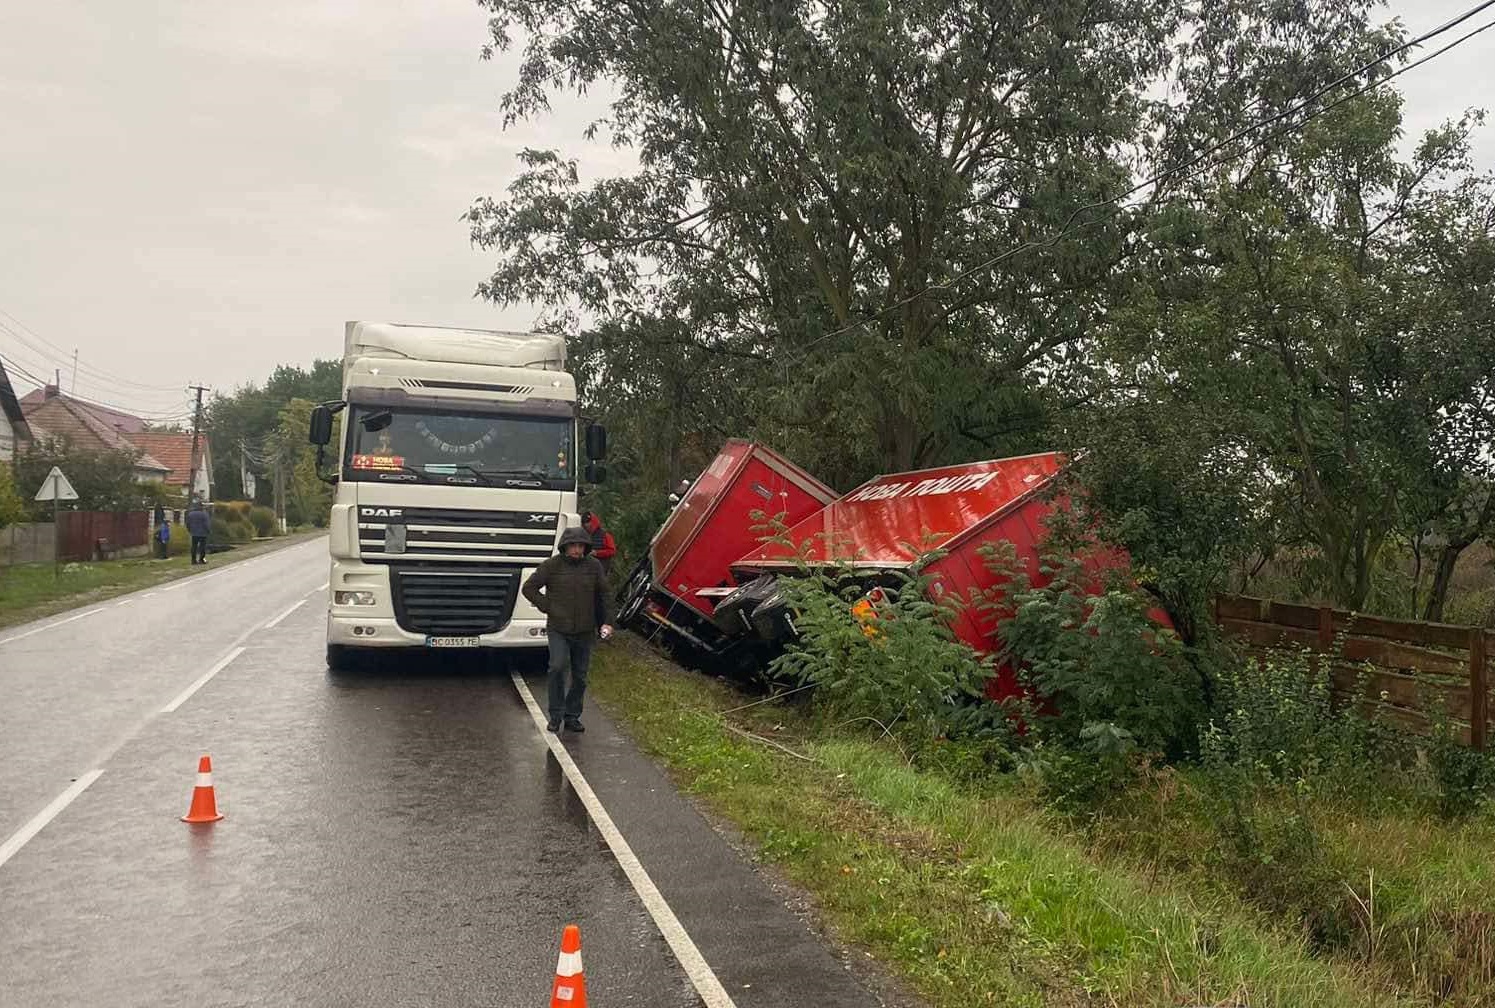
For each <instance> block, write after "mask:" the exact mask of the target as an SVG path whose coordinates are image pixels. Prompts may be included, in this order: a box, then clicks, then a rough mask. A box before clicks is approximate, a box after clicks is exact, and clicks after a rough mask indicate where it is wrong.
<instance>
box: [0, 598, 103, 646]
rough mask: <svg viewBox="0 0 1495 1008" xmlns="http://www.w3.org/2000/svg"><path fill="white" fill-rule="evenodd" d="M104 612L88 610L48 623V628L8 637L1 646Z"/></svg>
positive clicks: (101, 609)
mask: <svg viewBox="0 0 1495 1008" xmlns="http://www.w3.org/2000/svg"><path fill="white" fill-rule="evenodd" d="M103 611H104V609H103V607H102V606H101V607H100V608H98V609H90V610H88V612H81V613H79V614H78V615H76V616H69V617H68V618H67V619H62V620H58V621H57V622H56V623H48V624H47V625H46V626H39V627H37V628H36V629H34V630H27V631H26V632H25V633H23V634H16V635H15V636H14V637H6V638H4V639H3V640H0V644H9V643H11V642H12V641H18V640H25V639H26V638H27V637H35V636H36V635H37V634H39V633H42V632H44V631H46V630H53V629H56V628H57V627H60V626H66V625H67V624H69V623H76V622H77V621H78V620H80V619H87V618H88V617H89V616H97V615H98V614H99V613H101V612H103Z"/></svg>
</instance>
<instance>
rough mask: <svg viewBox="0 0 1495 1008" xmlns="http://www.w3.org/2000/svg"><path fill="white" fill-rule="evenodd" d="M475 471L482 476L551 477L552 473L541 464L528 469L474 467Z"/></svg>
mask: <svg viewBox="0 0 1495 1008" xmlns="http://www.w3.org/2000/svg"><path fill="white" fill-rule="evenodd" d="M473 472H476V473H478V474H479V475H481V476H532V477H535V478H536V479H550V478H551V477H550V474H549V473H547V472H546V471H545V470H544V469H541V468H540V467H539V466H530V467H529V468H528V469H483V470H481V471H480V470H477V469H474V470H473Z"/></svg>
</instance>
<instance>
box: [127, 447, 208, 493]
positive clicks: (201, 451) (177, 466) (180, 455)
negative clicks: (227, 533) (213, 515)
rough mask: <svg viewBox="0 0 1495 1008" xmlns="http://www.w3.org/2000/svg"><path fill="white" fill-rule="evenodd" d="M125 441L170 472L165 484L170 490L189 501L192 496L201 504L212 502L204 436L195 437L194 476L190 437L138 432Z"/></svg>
mask: <svg viewBox="0 0 1495 1008" xmlns="http://www.w3.org/2000/svg"><path fill="white" fill-rule="evenodd" d="M125 438H126V439H127V440H128V441H129V442H130V443H131V444H132V445H134V446H135V447H136V448H138V449H140V451H141V452H143V453H144V454H145V455H147V456H149V457H150V458H153V459H156V460H157V461H158V462H160V463H161V464H162V465H164V466H166V467H167V468H168V469H169V470H170V472H168V473H167V475H166V479H165V480H164V482H165V483H166V485H167V486H168V487H169V488H171V489H172V490H176V491H178V492H179V493H182V494H184V495H186V497H187V498H188V499H189V500H190V499H191V498H192V497H194V496H195V497H197V498H199V499H200V500H204V501H208V500H212V499H213V476H212V474H213V461H212V459H211V458H210V456H209V454H208V439H207V436H206V435H203V434H199V435H198V437H197V468H196V472H195V473H194V472H193V465H192V462H193V458H192V435H191V434H157V433H153V432H149V433H148V432H140V433H134V434H126V435H125Z"/></svg>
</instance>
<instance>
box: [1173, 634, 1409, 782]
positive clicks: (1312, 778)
mask: <svg viewBox="0 0 1495 1008" xmlns="http://www.w3.org/2000/svg"><path fill="white" fill-rule="evenodd" d="M1218 691H1219V692H1218V697H1217V705H1216V714H1215V716H1214V717H1213V718H1212V719H1211V722H1210V725H1209V728H1208V729H1207V730H1206V732H1205V738H1204V745H1203V756H1204V765H1205V767H1206V768H1207V769H1212V770H1215V771H1217V772H1219V773H1223V772H1224V771H1225V770H1227V769H1229V770H1230V771H1231V772H1232V773H1240V774H1244V775H1245V776H1246V777H1247V779H1248V780H1250V781H1252V782H1260V783H1272V784H1286V785H1293V786H1298V785H1301V784H1312V785H1314V786H1315V787H1317V788H1319V789H1320V790H1339V791H1343V792H1346V793H1357V794H1360V795H1362V796H1365V795H1367V794H1369V793H1370V792H1369V790H1368V789H1370V788H1372V787H1373V786H1375V785H1381V784H1385V783H1386V779H1385V778H1386V774H1387V773H1388V772H1395V771H1396V769H1397V768H1398V767H1401V766H1403V765H1405V764H1407V763H1408V762H1409V760H1410V755H1411V752H1410V747H1409V743H1408V740H1407V739H1406V738H1405V736H1403V735H1402V734H1401V733H1399V732H1397V731H1395V730H1394V729H1392V728H1390V727H1389V726H1387V725H1385V724H1383V723H1381V722H1380V721H1378V720H1376V719H1375V718H1373V717H1369V716H1366V715H1365V714H1364V713H1363V712H1362V710H1361V708H1360V706H1359V705H1357V704H1350V703H1344V702H1340V701H1337V700H1336V698H1335V696H1334V694H1333V691H1332V690H1331V688H1330V683H1329V680H1328V677H1327V676H1326V675H1325V674H1324V673H1323V672H1322V670H1321V669H1320V667H1319V664H1318V663H1317V662H1315V661H1314V660H1313V659H1312V657H1311V656H1310V655H1308V654H1307V653H1299V654H1288V653H1282V654H1277V655H1273V656H1271V657H1267V658H1251V659H1248V660H1245V661H1239V662H1236V663H1235V664H1233V665H1227V666H1225V667H1224V668H1223V669H1222V670H1221V673H1220V680H1219V684H1218Z"/></svg>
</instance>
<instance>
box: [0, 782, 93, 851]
mask: <svg viewBox="0 0 1495 1008" xmlns="http://www.w3.org/2000/svg"><path fill="white" fill-rule="evenodd" d="M103 772H104V771H103V770H90V771H88V773H86V774H84V775H83V776H82V777H79V778H78V779H77V780H75V781H73V783H72V784H70V785H68V789H67V790H66V791H64V792H62V794H60V795H58V796H57V797H56V798H53V799H52V803H51V804H50V805H48V806H47V807H46V808H44V809H42V810H41V811H40V812H38V813H37V814H36V815H34V816H32V817H31V821H30V822H28V823H27V824H26V825H24V826H22V827H21V828H20V829H18V830H16V831H15V832H14V833H12V834H11V835H10V839H9V840H6V841H5V843H4V844H0V867H3V866H4V864H5V862H7V861H9V860H10V859H11V858H13V857H15V856H16V854H17V853H18V852H19V851H20V849H21V848H22V847H25V846H26V844H27V843H29V842H30V840H31V838H32V837H34V836H36V835H37V834H38V833H40V832H41V831H42V830H43V829H45V828H46V825H47V823H49V822H51V821H52V820H53V819H56V818H57V816H58V815H59V814H60V813H61V812H62V810H63V809H65V808H67V807H68V806H69V805H71V804H72V803H73V799H74V798H76V797H78V796H79V795H80V794H82V793H83V792H84V791H86V790H87V789H88V785H90V784H92V783H93V782H94V781H96V780H98V779H99V776H100V775H101V774H102V773H103Z"/></svg>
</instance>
